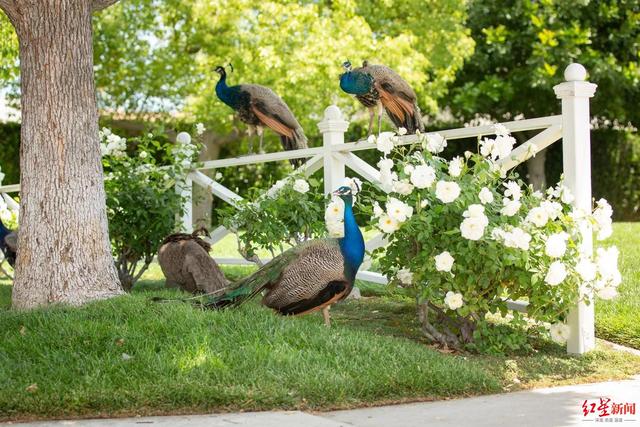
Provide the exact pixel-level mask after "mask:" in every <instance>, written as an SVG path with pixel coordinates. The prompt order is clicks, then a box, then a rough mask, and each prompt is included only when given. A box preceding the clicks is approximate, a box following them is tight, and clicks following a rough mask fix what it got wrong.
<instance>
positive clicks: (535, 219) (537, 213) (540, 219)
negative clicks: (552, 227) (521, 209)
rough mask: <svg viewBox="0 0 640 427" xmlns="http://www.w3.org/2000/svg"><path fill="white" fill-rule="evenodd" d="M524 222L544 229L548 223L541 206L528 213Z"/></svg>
mask: <svg viewBox="0 0 640 427" xmlns="http://www.w3.org/2000/svg"><path fill="white" fill-rule="evenodd" d="M525 221H527V222H530V223H532V224H534V225H535V226H536V227H544V226H545V224H546V223H547V222H548V221H549V214H547V211H546V210H545V209H544V208H543V207H542V206H538V207H535V208H533V209H531V210H530V211H529V213H528V214H527V217H526V219H525Z"/></svg>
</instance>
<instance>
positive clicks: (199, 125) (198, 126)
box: [196, 123, 206, 136]
mask: <svg viewBox="0 0 640 427" xmlns="http://www.w3.org/2000/svg"><path fill="white" fill-rule="evenodd" d="M205 130H206V129H205V128H204V125H203V124H202V123H196V134H197V135H198V136H200V135H202V134H203V133H204V131H205Z"/></svg>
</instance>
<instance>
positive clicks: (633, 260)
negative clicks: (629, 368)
mask: <svg viewBox="0 0 640 427" xmlns="http://www.w3.org/2000/svg"><path fill="white" fill-rule="evenodd" d="M613 230H614V232H613V238H612V239H611V241H610V242H609V241H607V242H606V245H609V244H615V245H617V246H618V249H620V260H619V263H620V271H621V272H622V284H621V285H620V287H619V288H618V292H619V296H618V297H617V298H615V299H613V300H610V301H597V302H596V333H597V335H598V336H599V337H601V338H604V339H607V340H610V341H614V342H616V343H619V344H622V345H627V346H629V347H634V348H637V349H640V223H639V222H635V223H616V224H614V228H613Z"/></svg>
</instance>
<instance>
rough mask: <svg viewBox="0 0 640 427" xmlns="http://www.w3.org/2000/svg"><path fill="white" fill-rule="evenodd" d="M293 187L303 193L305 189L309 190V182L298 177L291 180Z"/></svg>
mask: <svg viewBox="0 0 640 427" xmlns="http://www.w3.org/2000/svg"><path fill="white" fill-rule="evenodd" d="M293 189H294V190H295V191H297V192H298V193H301V194H305V193H306V192H307V191H309V183H308V182H307V181H305V180H304V179H300V178H298V179H296V180H295V181H293Z"/></svg>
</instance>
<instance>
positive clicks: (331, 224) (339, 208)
mask: <svg viewBox="0 0 640 427" xmlns="http://www.w3.org/2000/svg"><path fill="white" fill-rule="evenodd" d="M324 221H325V224H326V225H327V231H329V236H331V237H336V238H339V237H344V201H343V200H342V199H341V198H339V197H334V198H333V199H331V202H329V205H328V206H327V210H326V211H325V212H324Z"/></svg>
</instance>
